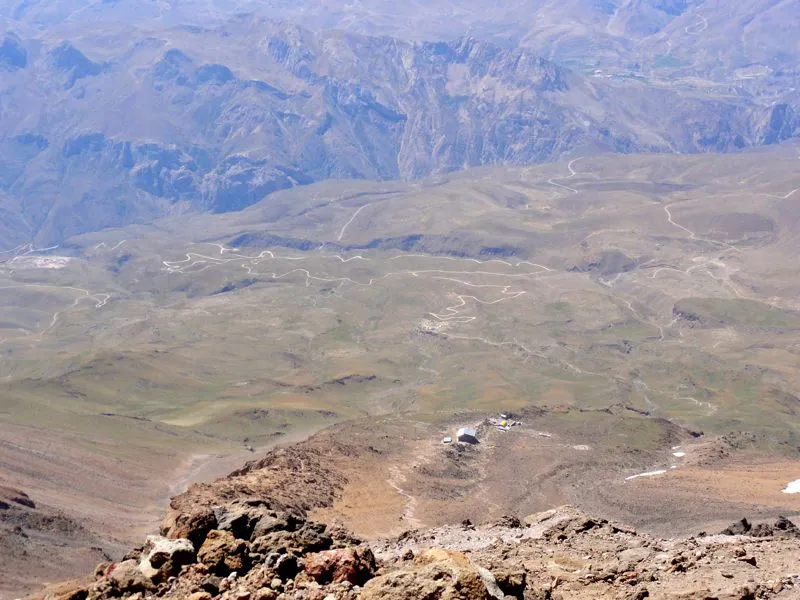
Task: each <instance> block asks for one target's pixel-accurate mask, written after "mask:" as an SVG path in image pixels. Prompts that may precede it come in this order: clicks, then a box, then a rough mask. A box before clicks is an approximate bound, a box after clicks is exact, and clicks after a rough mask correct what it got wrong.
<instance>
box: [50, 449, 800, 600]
mask: <svg viewBox="0 0 800 600" xmlns="http://www.w3.org/2000/svg"><path fill="white" fill-rule="evenodd" d="M336 478H337V475H336V473H335V472H334V471H333V470H331V469H329V468H328V467H326V466H325V461H324V460H322V459H321V456H319V455H315V454H314V453H309V452H300V451H298V450H296V449H291V448H290V449H285V450H279V451H275V452H273V453H270V455H268V456H267V457H266V458H265V459H263V460H262V461H258V462H254V463H250V464H248V465H247V466H246V467H245V468H243V469H242V470H240V471H237V472H235V473H233V474H231V475H230V476H229V477H227V478H225V479H222V480H219V481H218V482H215V483H214V484H207V485H198V486H193V487H192V488H191V489H190V490H189V491H188V492H187V493H185V494H183V495H181V496H178V497H176V498H174V499H173V501H172V505H171V509H170V511H169V513H168V515H167V517H166V519H165V520H164V522H163V523H162V527H161V532H160V533H161V535H157V536H155V535H154V536H150V537H148V538H147V541H146V543H145V544H144V546H142V547H140V548H138V549H136V550H134V551H132V552H130V553H129V554H128V555H126V556H125V557H124V559H123V560H122V561H120V562H113V563H104V564H100V565H99V566H98V567H97V569H96V571H95V573H94V575H93V576H91V577H88V578H86V579H84V580H80V581H71V582H66V583H63V584H60V585H57V586H53V587H50V588H48V589H46V590H44V591H43V592H42V593H41V594H38V597H39V598H46V599H48V600H49V599H53V600H55V599H58V600H106V599H112V598H114V599H116V598H126V599H129V600H144V599H150V598H153V599H155V598H164V599H179V598H180V599H186V598H188V599H190V600H212V599H215V598H219V599H220V600H290V599H297V600H300V599H303V600H351V599H352V600H355V599H357V598H359V599H365V600H377V599H390V600H391V599H400V598H409V599H418V598H419V599H428V600H434V599H451V600H455V599H464V600H466V599H473V598H475V599H487V600H488V599H492V598H495V599H510V598H518V599H525V600H533V599H537V600H544V599H569V598H575V599H605V598H609V599H610V598H614V599H642V598H664V599H668V598H669V599H678V598H684V599H688V598H702V599H707V600H710V599H719V600H723V599H727V600H748V599H756V598H776V599H782V598H786V599H789V598H800V530H798V528H797V527H796V526H795V525H794V524H793V523H792V522H791V521H789V520H788V519H783V518H781V519H778V520H777V521H776V522H775V523H774V524H759V525H755V526H753V525H751V524H750V523H748V522H747V521H745V520H742V521H741V522H739V523H735V524H733V525H732V526H731V527H730V528H728V529H727V530H725V531H724V532H722V533H719V534H714V535H706V534H698V536H696V537H691V538H687V539H677V540H664V539H658V538H655V537H652V536H649V535H645V534H641V533H638V532H637V531H635V530H634V529H632V528H630V527H627V526H624V525H620V524H616V523H612V522H609V521H606V520H602V519H596V518H592V517H589V516H587V515H586V514H584V513H583V512H581V511H580V510H578V509H575V508H572V507H568V506H567V507H561V508H557V509H554V510H551V511H548V512H545V513H541V514H537V515H531V516H529V517H526V518H525V519H524V520H522V521H521V520H519V519H517V518H515V517H504V518H502V519H500V520H498V521H496V522H493V523H487V524H483V525H479V526H474V525H472V524H471V523H470V522H469V521H465V522H463V523H461V524H459V525H447V526H442V527H438V528H433V529H429V530H414V531H407V532H405V533H403V534H402V535H400V536H397V537H393V538H387V539H382V540H373V541H369V542H365V541H361V540H359V539H356V538H355V537H354V536H353V535H352V534H351V533H349V532H348V531H346V530H345V529H344V528H343V527H342V526H339V525H335V524H333V525H331V524H324V523H319V522H315V521H313V520H312V519H310V518H309V517H308V515H309V512H310V511H312V509H313V508H315V507H317V506H323V505H325V504H326V503H328V502H330V500H331V497H332V496H333V495H334V494H335V493H336V490H337V489H338V486H339V485H340V484H341V482H338V481H337V479H336Z"/></svg>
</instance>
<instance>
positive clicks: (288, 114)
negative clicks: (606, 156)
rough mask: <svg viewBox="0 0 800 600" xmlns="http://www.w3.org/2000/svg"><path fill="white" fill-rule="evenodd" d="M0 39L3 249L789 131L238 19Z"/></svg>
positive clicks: (502, 63)
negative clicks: (578, 157)
mask: <svg viewBox="0 0 800 600" xmlns="http://www.w3.org/2000/svg"><path fill="white" fill-rule="evenodd" d="M2 39H3V42H2V44H0V65H2V69H3V77H2V79H0V165H2V168H0V194H3V195H2V196H0V202H2V204H0V209H2V211H3V212H4V213H6V214H9V215H13V216H14V219H13V220H9V222H8V224H7V225H5V228H7V229H9V231H8V232H0V233H4V234H5V235H4V237H3V238H1V239H0V246H2V247H4V248H6V249H8V248H10V247H13V246H14V245H17V244H18V243H19V242H20V241H30V240H35V241H36V242H37V243H39V244H44V245H49V244H52V243H57V242H58V241H60V240H62V239H64V238H65V237H68V236H70V235H74V234H76V233H81V232H86V231H92V230H96V229H100V228H103V227H109V226H119V225H125V224H128V223H132V222H146V221H149V220H152V219H153V218H155V217H157V216H162V215H164V214H168V213H172V212H181V211H186V210H212V211H216V212H222V211H229V210H237V209H240V208H243V207H244V206H247V205H249V204H252V203H254V202H257V201H259V200H261V199H262V198H263V197H265V196H266V195H268V194H269V193H271V192H273V191H275V190H278V189H282V188H287V187H291V186H294V185H299V184H307V183H310V182H312V181H319V180H324V179H330V178H368V179H397V178H400V179H416V178H419V177H423V176H426V175H430V174H433V173H442V172H447V171H452V170H455V169H461V168H465V167H469V166H477V165H493V164H506V165H520V164H530V163H535V162H541V161H546V160H549V159H553V158H556V157H558V156H561V155H563V154H565V153H569V152H571V151H576V150H577V149H582V150H584V151H591V150H592V149H597V148H601V149H610V150H615V151H622V152H635V151H655V150H660V151H676V152H698V151H708V150H717V151H726V150H732V149H737V148H742V147H745V146H750V145H758V144H764V143H774V142H777V141H780V140H782V139H785V138H787V137H791V136H793V135H794V134H795V133H796V131H797V130H798V128H800V122H798V119H797V117H796V116H795V115H794V113H793V112H792V110H790V109H786V110H782V111H779V110H778V109H777V108H775V107H760V106H757V105H754V104H752V103H750V102H748V101H746V100H739V99H713V98H708V97H703V96H702V95H700V94H693V93H678V92H674V91H671V90H669V89H652V88H649V87H648V86H646V85H643V84H640V83H637V82H622V83H620V82H610V81H600V80H593V81H588V80H585V79H582V78H580V77H579V76H578V75H576V74H574V73H572V72H570V71H567V70H564V69H562V68H560V67H558V66H556V65H555V64H553V63H550V62H548V61H546V60H543V59H541V58H538V57H537V56H535V55H534V54H531V53H530V52H528V51H526V50H520V49H516V50H503V49H500V48H498V47H496V46H492V45H490V44H487V43H482V42H478V41H476V40H474V39H471V38H465V39H461V40H459V41H456V42H453V43H407V42H402V41H399V40H396V39H391V38H373V37H363V36H360V35H354V34H347V33H340V32H326V33H312V32H310V31H308V30H305V29H302V28H299V27H296V26H292V25H287V24H281V23H275V22H272V21H266V20H263V19H260V18H256V17H252V16H244V17H239V18H236V19H234V20H233V21H230V22H228V23H226V24H224V25H220V26H218V27H215V28H211V29H208V28H198V27H178V28H173V29H169V30H164V29H155V30H152V29H135V28H131V27H130V26H127V25H126V26H123V25H106V26H104V27H103V28H102V29H101V30H98V31H96V32H95V33H87V31H86V26H85V25H84V24H79V23H75V22H68V23H66V24H65V25H64V26H61V27H56V28H51V29H47V30H45V31H44V32H43V33H39V34H35V35H33V36H32V37H25V36H24V35H22V34H17V33H14V32H7V33H6V34H5V35H4V37H3V38H2ZM784 108H785V107H784Z"/></svg>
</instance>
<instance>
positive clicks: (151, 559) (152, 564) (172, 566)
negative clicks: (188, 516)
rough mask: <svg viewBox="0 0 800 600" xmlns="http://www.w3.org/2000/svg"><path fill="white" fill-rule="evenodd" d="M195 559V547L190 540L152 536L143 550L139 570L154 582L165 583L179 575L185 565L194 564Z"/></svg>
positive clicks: (148, 538)
mask: <svg viewBox="0 0 800 600" xmlns="http://www.w3.org/2000/svg"><path fill="white" fill-rule="evenodd" d="M195 557H196V553H195V551H194V546H193V545H192V542H191V541H190V540H188V539H172V540H170V539H167V538H164V537H161V536H159V535H150V536H147V542H146V543H145V545H144V548H143V549H142V557H141V561H140V562H139V569H140V570H141V571H142V573H144V574H145V576H146V577H149V578H150V579H152V580H153V581H155V582H164V581H167V580H168V579H169V578H170V577H172V576H175V575H178V574H179V573H180V571H181V567H183V566H184V565H190V564H192V563H193V562H194V561H195Z"/></svg>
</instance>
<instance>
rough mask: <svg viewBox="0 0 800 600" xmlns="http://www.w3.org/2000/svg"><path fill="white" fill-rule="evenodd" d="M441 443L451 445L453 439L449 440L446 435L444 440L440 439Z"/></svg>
mask: <svg viewBox="0 0 800 600" xmlns="http://www.w3.org/2000/svg"><path fill="white" fill-rule="evenodd" d="M442 443H443V444H452V443H453V438H451V437H450V436H449V435H448V436H447V437H444V438H442Z"/></svg>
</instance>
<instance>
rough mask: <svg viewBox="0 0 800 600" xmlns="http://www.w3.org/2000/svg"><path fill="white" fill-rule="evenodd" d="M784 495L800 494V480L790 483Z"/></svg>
mask: <svg viewBox="0 0 800 600" xmlns="http://www.w3.org/2000/svg"><path fill="white" fill-rule="evenodd" d="M783 493H784V494H800V479H795V480H794V481H790V482H789V483H788V484H787V485H786V489H784V490H783Z"/></svg>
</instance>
